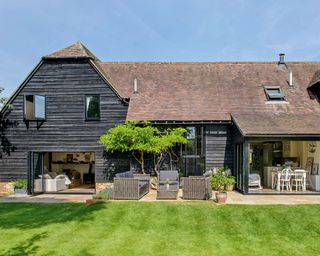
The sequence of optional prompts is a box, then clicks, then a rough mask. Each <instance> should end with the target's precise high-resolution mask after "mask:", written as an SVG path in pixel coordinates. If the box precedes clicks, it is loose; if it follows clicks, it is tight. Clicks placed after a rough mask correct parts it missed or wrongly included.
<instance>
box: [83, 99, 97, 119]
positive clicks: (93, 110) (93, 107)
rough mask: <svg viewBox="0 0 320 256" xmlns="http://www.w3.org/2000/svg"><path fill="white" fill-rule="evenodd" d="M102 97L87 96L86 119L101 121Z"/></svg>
mask: <svg viewBox="0 0 320 256" xmlns="http://www.w3.org/2000/svg"><path fill="white" fill-rule="evenodd" d="M99 99H100V97H99V96H87V98H86V118H88V119H99V118H100V102H99Z"/></svg>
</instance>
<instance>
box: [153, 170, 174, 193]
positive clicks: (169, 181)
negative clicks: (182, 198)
mask: <svg viewBox="0 0 320 256" xmlns="http://www.w3.org/2000/svg"><path fill="white" fill-rule="evenodd" d="M178 191H179V173H178V171H160V173H159V180H158V190H157V199H177V196H178Z"/></svg>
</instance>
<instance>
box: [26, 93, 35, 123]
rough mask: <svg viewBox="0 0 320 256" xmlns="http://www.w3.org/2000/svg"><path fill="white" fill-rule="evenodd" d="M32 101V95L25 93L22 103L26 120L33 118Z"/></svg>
mask: <svg viewBox="0 0 320 256" xmlns="http://www.w3.org/2000/svg"><path fill="white" fill-rule="evenodd" d="M33 103H34V101H33V95H26V98H25V105H24V115H25V118H26V119H27V120H32V119H34V104H33Z"/></svg>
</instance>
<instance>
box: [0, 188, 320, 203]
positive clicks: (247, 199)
mask: <svg viewBox="0 0 320 256" xmlns="http://www.w3.org/2000/svg"><path fill="white" fill-rule="evenodd" d="M213 194H214V193H213ZM156 197H157V191H156V190H150V192H149V193H148V194H147V195H145V196H144V197H143V198H141V199H140V200H139V202H164V201H166V202H177V203H184V202H191V201H196V200H183V199H182V190H180V191H179V193H178V198H177V200H157V199H156ZM91 198H92V195H79V194H78V195H70V194H41V195H37V196H15V195H10V196H6V197H0V203H12V202H15V203H18V202H23V203H69V202H73V203H84V202H85V201H86V200H87V199H91ZM214 199H215V198H214V197H213V198H212V199H210V200H209V201H210V202H211V203H212V201H213V200H214ZM119 201H123V202H127V201H129V200H119ZM119 201H118V202H119ZM130 201H132V200H130ZM198 201H199V200H198ZM227 204H244V205H271V204H286V205H293V204H320V195H243V194H241V193H238V192H235V191H233V192H228V199H227Z"/></svg>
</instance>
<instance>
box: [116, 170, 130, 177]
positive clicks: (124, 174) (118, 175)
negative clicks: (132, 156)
mask: <svg viewBox="0 0 320 256" xmlns="http://www.w3.org/2000/svg"><path fill="white" fill-rule="evenodd" d="M116 177H117V178H133V172H132V171H127V172H120V173H117V174H116Z"/></svg>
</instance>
